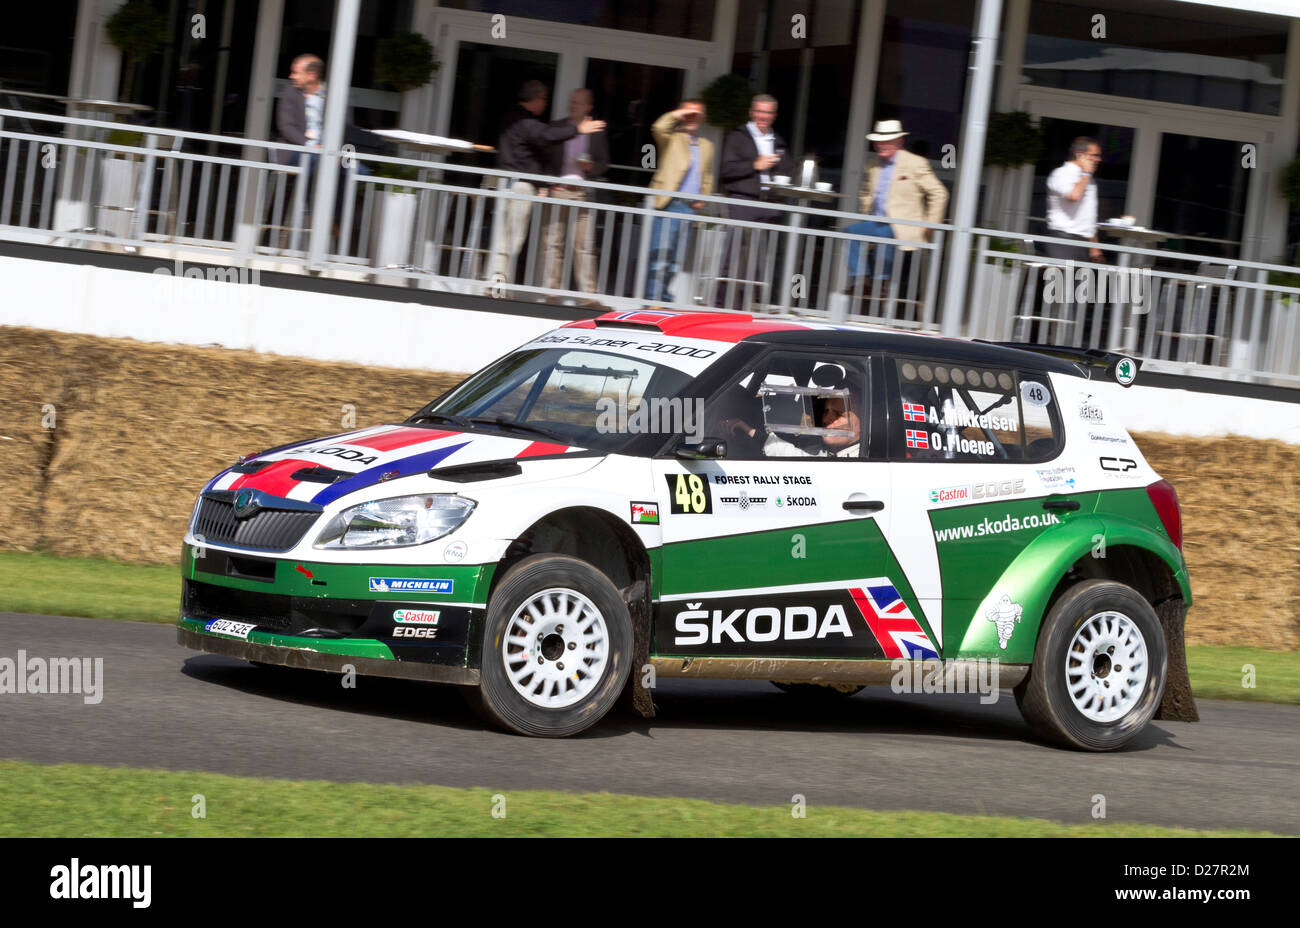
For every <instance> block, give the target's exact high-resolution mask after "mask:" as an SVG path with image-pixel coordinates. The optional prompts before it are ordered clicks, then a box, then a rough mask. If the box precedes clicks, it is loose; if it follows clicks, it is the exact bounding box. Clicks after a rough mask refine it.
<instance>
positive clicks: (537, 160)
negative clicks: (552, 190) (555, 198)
mask: <svg viewBox="0 0 1300 928" xmlns="http://www.w3.org/2000/svg"><path fill="white" fill-rule="evenodd" d="M549 102H550V91H549V90H548V89H547V87H546V85H545V84H543V83H542V82H541V81H524V83H523V84H522V85H520V87H519V97H518V102H517V103H516V105H515V106H514V108H512V109H511V110H510V112H509V113H507V114H506V116H505V119H503V120H502V122H501V135H500V138H499V139H498V141H497V167H499V168H500V169H501V170H503V171H511V172H516V173H519V174H545V173H547V170H548V164H549V162H550V155H549V154H548V150H549V148H550V146H552V145H554V144H556V143H558V142H564V141H566V140H567V139H571V138H573V137H574V136H575V135H590V134H591V133H593V132H600V131H602V130H603V129H604V128H605V124H604V123H603V122H601V121H600V120H598V119H592V118H591V117H590V116H585V117H583V118H582V119H581V120H580V121H579V122H577V123H572V122H569V121H568V120H567V119H566V120H563V121H561V122H560V123H557V124H555V125H548V124H547V123H545V122H542V120H541V119H539V118H538V117H539V116H541V114H542V112H543V111H544V110H545V109H546V106H547V104H548V103H549ZM510 190H511V192H513V193H516V194H522V195H525V196H530V197H531V196H546V193H547V188H546V187H545V186H541V187H539V186H538V185H535V184H534V183H533V182H532V181H526V180H516V181H514V183H513V184H512V185H511V187H510ZM532 212H533V203H532V201H531V200H513V199H510V200H500V201H498V206H497V216H496V222H495V224H494V226H493V230H492V261H491V265H490V267H489V270H488V279H489V280H492V281H496V282H503V281H505V280H506V279H507V276H508V272H509V271H510V269H511V267H512V265H513V264H514V260H515V258H516V256H517V255H518V254H519V249H520V248H522V247H523V244H524V239H525V238H527V237H528V220H529V219H530V218H531V217H532Z"/></svg>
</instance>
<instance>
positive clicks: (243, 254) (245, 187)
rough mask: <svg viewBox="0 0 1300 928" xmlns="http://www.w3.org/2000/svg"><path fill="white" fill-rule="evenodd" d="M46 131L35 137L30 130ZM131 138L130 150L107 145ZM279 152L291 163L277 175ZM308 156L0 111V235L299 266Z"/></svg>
mask: <svg viewBox="0 0 1300 928" xmlns="http://www.w3.org/2000/svg"><path fill="white" fill-rule="evenodd" d="M38 127H39V128H42V129H44V131H41V132H37V131H32V130H34V129H36V128H38ZM114 133H125V134H128V135H138V136H139V137H140V143H139V144H122V142H124V141H127V140H126V139H122V138H119V139H118V141H116V142H112V141H109V138H110V137H111V136H112V135H113V134H114ZM277 152H285V153H287V155H286V157H287V159H289V160H293V161H295V163H292V164H279V163H276V162H275V161H274V160H273V159H274V158H275V155H276V153H277ZM313 156H314V155H313V153H312V151H311V150H310V149H307V148H303V147H301V146H295V145H285V144H281V143H275V142H261V141H249V140H244V139H231V138H228V137H226V136H220V135H209V134H206V133H200V132H181V131H176V130H170V129H153V128H150V127H147V126H134V125H129V124H125V123H111V122H103V121H99V120H91V119H74V118H70V117H66V116H51V115H44V114H39V113H29V112H25V111H19V110H5V109H0V235H3V236H4V237H5V238H9V239H17V240H20V241H31V242H45V243H49V244H62V245H72V246H78V247H91V248H103V249H110V250H112V249H118V250H128V251H136V250H140V249H142V248H148V247H151V246H157V245H168V246H172V247H176V246H180V247H188V248H192V249H195V250H197V251H199V252H204V253H209V254H213V255H216V256H218V257H224V258H225V259H226V260H230V261H233V262H235V263H240V264H245V263H247V262H248V261H250V260H251V259H253V258H255V257H257V256H259V255H272V254H274V255H294V254H295V253H297V254H299V255H301V254H303V253H305V252H303V248H304V242H305V235H306V233H307V231H308V228H307V226H306V224H305V222H304V218H305V216H306V213H307V204H306V199H305V198H306V192H307V186H308V185H306V184H302V183H298V182H297V180H298V178H300V177H302V175H303V174H304V172H305V171H306V170H308V168H307V165H308V163H309V159H311V158H312V157H313Z"/></svg>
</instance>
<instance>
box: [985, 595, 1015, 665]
mask: <svg viewBox="0 0 1300 928" xmlns="http://www.w3.org/2000/svg"><path fill="white" fill-rule="evenodd" d="M1022 612H1024V608H1023V607H1022V606H1020V605H1018V604H1017V603H1013V602H1012V601H1011V597H1010V596H1007V595H1006V594H1005V593H1004V594H1003V595H1002V598H1001V599H999V600H998V601H997V602H996V603H995V604H994V605H993V608H992V609H989V610H988V611H987V612H985V613H984V614H985V615H986V616H988V620H989V621H990V622H995V623H997V626H998V647H999V648H1001V649H1002V650H1003V651H1005V650H1006V649H1007V642H1008V641H1010V640H1011V633H1012V632H1014V631H1015V630H1016V623H1017V622H1019V621H1020V614H1021V613H1022Z"/></svg>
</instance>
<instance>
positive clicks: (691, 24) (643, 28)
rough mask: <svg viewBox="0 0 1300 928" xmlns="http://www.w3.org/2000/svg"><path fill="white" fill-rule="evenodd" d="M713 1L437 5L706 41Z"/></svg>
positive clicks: (448, 0) (483, 0)
mask: <svg viewBox="0 0 1300 928" xmlns="http://www.w3.org/2000/svg"><path fill="white" fill-rule="evenodd" d="M714 3H715V0H655V2H653V3H628V2H626V0H441V3H440V6H445V7H447V8H448V9H452V10H475V11H478V12H483V13H503V14H505V15H506V16H518V17H521V18H523V19H543V20H546V21H548V22H554V23H573V24H574V25H578V26H600V27H602V28H605V29H626V30H628V31H630V32H648V33H651V34H653V35H664V36H671V37H673V38H678V39H699V40H701V41H704V42H707V41H709V40H710V39H711V38H712V37H713V7H714Z"/></svg>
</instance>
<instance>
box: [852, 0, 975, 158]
mask: <svg viewBox="0 0 1300 928" xmlns="http://www.w3.org/2000/svg"><path fill="white" fill-rule="evenodd" d="M974 15H975V14H974V5H973V4H966V3H946V2H942V0H889V2H888V4H887V5H886V7H885V23H884V33H883V35H882V37H881V45H880V70H879V73H878V75H877V78H876V108H875V115H874V117H873V118H874V119H877V120H879V119H898V120H901V121H902V123H903V128H904V129H906V130H907V131H908V133H909V135H908V136H907V139H906V147H907V150H908V151H910V152H914V153H916V154H918V155H921V156H923V157H926V158H929V159H931V161H935V162H936V163H935V164H933V165H932V167H934V168H935V170H936V171H938V172H939V176H940V177H941V178H943V179H945V180H948V181H949V182H950V183H951V177H950V176H948V174H947V172H944V171H943V170H942V168H941V166H940V165H939V163H938V161H937V159H939V158H940V157H941V155H942V154H943V146H944V145H949V144H951V145H956V144H957V142H958V139H959V137H960V135H961V113H962V109H963V108H964V106H965V101H966V72H967V68H968V67H969V65H970V43H971V23H972V21H973V19H974Z"/></svg>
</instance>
